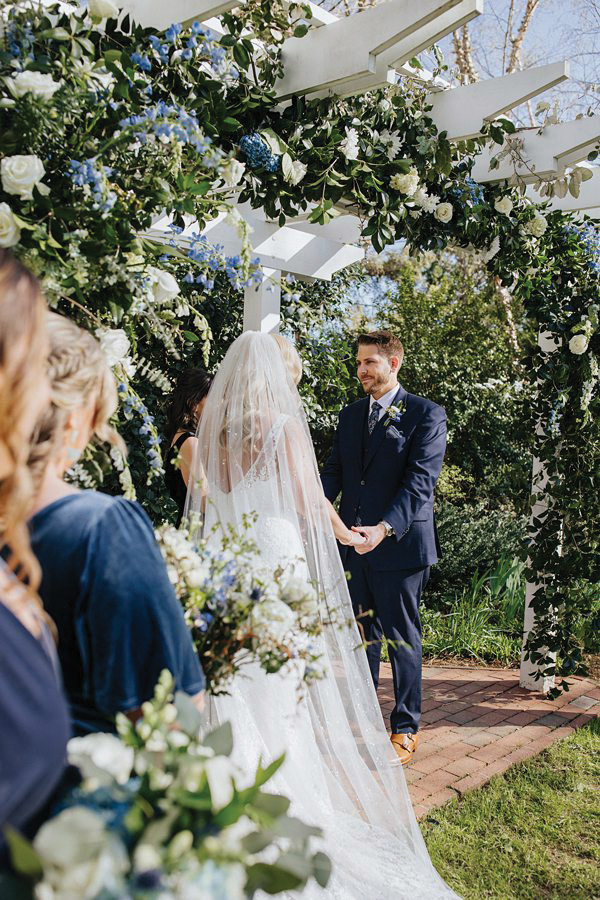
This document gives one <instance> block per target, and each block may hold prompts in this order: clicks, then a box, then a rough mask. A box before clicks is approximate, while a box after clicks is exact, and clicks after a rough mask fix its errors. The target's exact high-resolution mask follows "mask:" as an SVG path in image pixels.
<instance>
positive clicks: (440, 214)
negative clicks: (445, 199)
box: [435, 203, 454, 224]
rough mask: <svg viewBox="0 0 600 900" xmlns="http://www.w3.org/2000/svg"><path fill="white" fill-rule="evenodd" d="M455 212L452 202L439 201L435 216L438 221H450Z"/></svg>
mask: <svg viewBox="0 0 600 900" xmlns="http://www.w3.org/2000/svg"><path fill="white" fill-rule="evenodd" d="M453 214H454V210H453V209H452V204H451V203H439V204H438V205H437V206H436V209H435V217H436V219H437V220H438V222H443V223H444V224H445V223H446V222H449V221H450V219H451V218H452V216H453Z"/></svg>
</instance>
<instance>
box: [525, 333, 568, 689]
mask: <svg viewBox="0 0 600 900" xmlns="http://www.w3.org/2000/svg"><path fill="white" fill-rule="evenodd" d="M538 344H539V346H540V348H541V350H542V352H543V353H553V352H554V351H555V350H557V349H558V344H557V343H556V342H555V341H554V339H553V337H552V335H551V334H549V332H543V333H541V334H540V335H539V336H538ZM536 430H537V432H538V434H539V433H540V432H541V430H542V423H541V422H538V423H537V425H536ZM547 483H548V475H547V473H546V471H545V469H544V466H543V465H542V463H541V462H540V460H539V459H534V460H533V472H532V488H531V493H532V495H533V496H534V497H538V498H539V497H540V494H541V493H542V492H543V491H544V490H545V488H546V485H547ZM547 509H548V504H547V503H546V502H545V501H543V500H542V499H541V498H540V499H536V501H535V503H534V504H533V508H532V510H531V520H530V524H532V523H533V520H534V519H539V518H540V516H543V515H544V513H545V512H546V510H547ZM558 549H559V550H560V548H558ZM535 588H536V585H533V584H529V583H528V584H527V586H526V589H525V622H524V625H523V647H525V642H526V641H527V637H528V635H529V633H530V632H531V631H532V630H533V627H534V625H535V613H534V611H533V607H532V605H531V601H532V598H533V594H534V591H535ZM542 652H544V651H543V649H542ZM544 655H546V654H544ZM552 655H553V656H554V654H552ZM540 668H541V667H540V666H539V665H537V664H535V665H534V663H532V662H531V660H526V659H525V653H524V651H523V652H522V653H521V674H520V679H519V681H520V684H521V687H524V688H526V689H527V690H529V691H542V692H543V693H544V694H545V693H547V692H548V691H549V690H550V689H551V688H553V687H554V676H553V675H550V676H544V677H543V678H538V679H536V678H535V674H536V672H539V671H540Z"/></svg>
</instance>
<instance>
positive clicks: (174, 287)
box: [148, 266, 180, 303]
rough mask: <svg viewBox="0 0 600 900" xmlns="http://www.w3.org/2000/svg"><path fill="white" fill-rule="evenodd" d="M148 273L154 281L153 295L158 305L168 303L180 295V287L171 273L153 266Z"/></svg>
mask: <svg viewBox="0 0 600 900" xmlns="http://www.w3.org/2000/svg"><path fill="white" fill-rule="evenodd" d="M148 273H149V275H150V277H151V279H152V293H153V295H154V299H155V300H156V302H157V303H167V302H168V301H169V300H173V298H174V297H176V296H177V294H179V293H180V287H179V285H178V284H177V281H176V279H175V278H174V277H173V276H172V275H171V273H170V272H165V270H164V269H155V268H154V267H153V266H151V267H150V268H149V269H148Z"/></svg>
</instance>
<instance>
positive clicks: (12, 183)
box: [0, 156, 46, 200]
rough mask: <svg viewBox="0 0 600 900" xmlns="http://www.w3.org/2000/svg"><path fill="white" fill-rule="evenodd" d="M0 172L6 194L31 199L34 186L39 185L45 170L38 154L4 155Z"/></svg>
mask: <svg viewBox="0 0 600 900" xmlns="http://www.w3.org/2000/svg"><path fill="white" fill-rule="evenodd" d="M0 174H1V176H2V187H3V188H4V190H5V191H6V193H7V194H17V196H18V197H20V198H21V200H31V198H32V196H33V189H34V187H35V186H36V185H39V183H40V181H41V180H42V178H43V177H44V175H45V174H46V171H45V169H44V164H43V163H42V161H41V159H40V158H39V156H5V157H4V159H3V160H2V162H1V163H0ZM44 187H45V186H44Z"/></svg>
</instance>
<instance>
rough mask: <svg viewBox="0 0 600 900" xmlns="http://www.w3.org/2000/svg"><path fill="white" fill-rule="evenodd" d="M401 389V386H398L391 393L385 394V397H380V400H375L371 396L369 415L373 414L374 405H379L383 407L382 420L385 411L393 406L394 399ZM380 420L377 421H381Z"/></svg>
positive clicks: (380, 415) (380, 414) (381, 410)
mask: <svg viewBox="0 0 600 900" xmlns="http://www.w3.org/2000/svg"><path fill="white" fill-rule="evenodd" d="M399 387H400V385H398V384H397V385H396V387H394V388H392V390H391V391H388V392H387V393H386V394H384V395H383V397H380V398H379V400H375V398H374V397H373V395H371V396H370V397H369V413H370V412H371V410H372V408H373V404H374V403H379V405H380V406H381V409H380V410H379V419H381V417H382V416H383V415H385V411H386V409H387V408H388V406H391V405H392V402H393V400H394V397H395V396H396V394H397V393H398V388H399ZM379 419H378V420H377V421H379Z"/></svg>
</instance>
